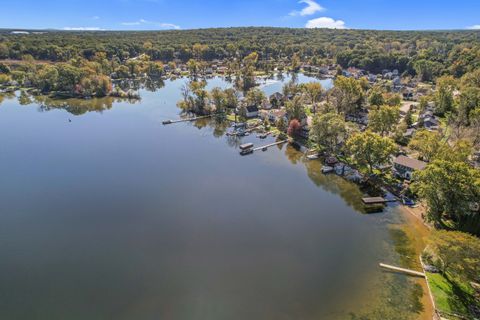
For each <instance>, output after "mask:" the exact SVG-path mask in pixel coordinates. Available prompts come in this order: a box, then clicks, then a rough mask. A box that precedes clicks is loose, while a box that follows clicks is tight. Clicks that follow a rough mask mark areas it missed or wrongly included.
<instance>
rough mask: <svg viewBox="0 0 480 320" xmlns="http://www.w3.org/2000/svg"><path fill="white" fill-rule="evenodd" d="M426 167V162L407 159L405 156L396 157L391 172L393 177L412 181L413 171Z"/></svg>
mask: <svg viewBox="0 0 480 320" xmlns="http://www.w3.org/2000/svg"><path fill="white" fill-rule="evenodd" d="M426 166H427V163H426V162H423V161H420V160H417V159H413V158H409V157H407V156H398V157H397V158H396V159H395V160H394V161H393V170H394V173H395V175H397V176H399V177H401V178H403V179H407V180H411V179H412V175H413V173H414V172H415V171H421V170H423V169H425V168H426Z"/></svg>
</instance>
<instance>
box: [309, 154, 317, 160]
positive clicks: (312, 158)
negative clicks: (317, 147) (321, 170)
mask: <svg viewBox="0 0 480 320" xmlns="http://www.w3.org/2000/svg"><path fill="white" fill-rule="evenodd" d="M307 159H308V160H317V159H318V154H311V155H308V156H307Z"/></svg>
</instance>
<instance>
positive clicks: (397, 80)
mask: <svg viewBox="0 0 480 320" xmlns="http://www.w3.org/2000/svg"><path fill="white" fill-rule="evenodd" d="M393 85H394V86H395V87H400V86H401V85H402V80H401V79H400V77H395V78H393Z"/></svg>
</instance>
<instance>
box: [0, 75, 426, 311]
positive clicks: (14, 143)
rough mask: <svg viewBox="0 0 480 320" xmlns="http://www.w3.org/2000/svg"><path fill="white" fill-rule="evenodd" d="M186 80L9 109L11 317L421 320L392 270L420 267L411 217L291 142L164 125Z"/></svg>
mask: <svg viewBox="0 0 480 320" xmlns="http://www.w3.org/2000/svg"><path fill="white" fill-rule="evenodd" d="M288 80H289V79H288V78H286V79H284V80H283V82H284V81H288ZM309 80H311V79H309V78H308V77H305V76H303V75H301V76H299V79H298V81H300V82H302V81H303V82H305V81H309ZM184 82H185V79H179V80H175V81H166V82H165V86H164V87H163V88H161V89H159V90H157V91H156V92H151V91H148V90H145V89H142V90H141V95H142V100H141V102H137V103H129V102H127V101H116V100H114V99H98V100H89V101H78V100H69V101H68V103H65V102H64V101H56V102H51V101H50V102H48V103H46V104H47V105H48V106H45V103H41V101H37V102H32V101H29V100H28V98H27V97H24V96H22V97H20V101H19V100H18V99H17V98H15V97H11V96H10V97H8V96H7V97H4V98H3V102H2V103H1V105H0V177H1V178H0V255H1V258H0V319H29V320H31V319H41V320H43V319H45V320H56V319H59V320H60V319H68V320H76V319H78V320H84V319H89V320H96V319H99V320H100V319H101V320H103V319H117V320H122V319H125V320H126V319H129V320H130V319H135V320H144V319H145V320H150V319H152V320H153V319H173V320H177V319H178V320H183V319H185V320H190V319H201V320H203V319H205V320H217V319H218V320H224V319H231V320H236V319H239V320H245V319H250V320H257V319H259V320H260V319H262V320H263V319H276V320H277V319H295V320H298V319H305V320H314V319H402V320H403V319H417V318H419V317H420V316H421V314H422V310H423V309H424V307H423V306H422V301H421V298H422V288H421V287H420V286H419V285H418V284H416V283H415V282H414V281H413V280H411V279H409V278H407V277H404V276H400V275H395V274H391V273H386V272H382V271H381V270H379V268H378V267H377V266H378V263H379V262H387V263H391V264H397V265H403V266H412V265H413V266H415V263H414V262H413V261H414V260H415V257H416V256H417V253H416V252H415V250H414V248H413V247H414V246H413V245H412V240H411V235H410V234H409V232H408V230H409V229H408V223H407V222H406V221H405V219H404V218H403V217H402V215H401V214H400V213H399V211H398V210H397V209H395V208H391V209H389V210H387V211H386V212H385V213H381V214H375V215H365V214H362V213H360V210H361V204H360V198H361V196H362V192H361V191H360V190H359V189H358V188H357V187H356V186H355V185H353V184H350V183H348V182H345V181H344V180H342V179H340V178H338V177H336V176H334V175H329V176H325V175H322V174H321V173H320V168H321V164H320V163H319V162H317V161H310V162H308V161H306V160H305V159H304V157H303V155H302V154H301V153H299V152H297V151H296V150H295V149H293V148H292V147H287V146H281V147H278V148H277V147H276V148H273V149H270V150H268V151H267V152H258V153H255V154H253V155H251V156H248V157H240V156H239V154H238V149H237V146H238V145H239V144H240V143H241V142H255V143H256V144H259V143H260V141H259V140H257V139H256V138H255V137H253V136H252V137H245V138H243V140H240V141H239V140H235V139H233V138H229V137H226V136H225V131H226V130H227V126H226V125H222V124H216V123H215V122H214V121H212V120H208V121H202V122H196V123H180V124H175V125H170V126H163V125H162V124H161V122H162V121H163V120H165V119H174V118H178V117H179V110H178V108H177V107H176V106H175V104H176V102H177V100H179V99H180V91H179V89H180V87H181V85H182V84H183V83H184ZM324 85H325V86H326V87H328V86H329V85H331V83H328V82H325V83H324ZM215 86H222V87H226V86H229V84H228V83H227V82H225V81H223V80H222V79H219V78H216V79H212V80H211V81H210V82H209V88H212V87H215ZM281 86H282V81H280V82H273V81H270V82H268V83H267V84H266V85H262V88H264V90H265V91H266V92H267V93H269V94H271V93H273V92H275V91H279V90H280V89H281ZM17 95H18V94H17ZM42 104H43V106H42ZM69 119H70V120H71V122H70V121H69ZM268 141H271V140H268V139H267V142H268ZM264 142H265V141H262V143H264Z"/></svg>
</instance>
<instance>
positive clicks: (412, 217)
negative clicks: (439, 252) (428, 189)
mask: <svg viewBox="0 0 480 320" xmlns="http://www.w3.org/2000/svg"><path fill="white" fill-rule="evenodd" d="M397 208H398V210H399V212H400V213H401V215H402V217H404V218H405V225H406V226H407V228H408V229H409V231H410V232H411V234H410V236H411V237H410V239H411V241H412V246H413V248H414V249H415V253H416V254H417V257H418V259H419V263H420V265H422V261H421V259H420V256H421V254H422V251H423V249H424V248H425V245H426V244H425V242H426V241H425V240H426V238H427V237H428V235H429V234H430V232H431V230H432V227H431V226H429V225H428V224H427V223H426V222H425V221H424V220H423V218H422V213H423V212H425V211H424V210H425V209H424V207H423V206H422V205H420V206H419V207H417V208H410V207H407V206H405V205H403V204H399V205H398V206H397ZM422 269H423V266H422ZM415 282H416V283H417V284H419V285H420V286H421V287H422V290H423V296H422V304H423V306H424V311H423V312H422V313H421V314H419V317H418V319H420V320H437V319H438V318H437V317H436V310H435V305H434V302H433V301H432V294H431V291H430V288H429V286H428V282H427V279H426V278H425V279H416V280H415Z"/></svg>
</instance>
